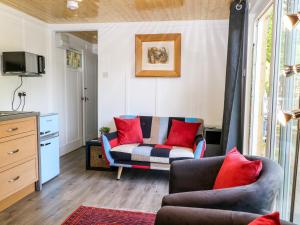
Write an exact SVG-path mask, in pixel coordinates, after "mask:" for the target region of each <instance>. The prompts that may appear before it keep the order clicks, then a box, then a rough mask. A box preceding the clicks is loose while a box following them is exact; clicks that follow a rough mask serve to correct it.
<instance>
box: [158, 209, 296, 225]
mask: <svg viewBox="0 0 300 225" xmlns="http://www.w3.org/2000/svg"><path fill="white" fill-rule="evenodd" d="M259 216H261V215H257V214H250V213H245V212H235V211H225V210H217V209H200V208H186V207H175V206H165V207H162V208H161V209H160V210H159V211H158V213H157V215H156V220H155V225H170V224H172V225H183V224H185V225H248V224H249V223H250V222H252V221H253V220H255V219H256V218H257V217H259ZM281 225H293V223H289V222H285V221H281ZM294 225H295V224H294Z"/></svg>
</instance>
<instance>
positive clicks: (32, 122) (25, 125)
mask: <svg viewBox="0 0 300 225" xmlns="http://www.w3.org/2000/svg"><path fill="white" fill-rule="evenodd" d="M34 130H36V119H35V117H31V118H27V119H19V120H11V121H5V122H2V123H0V138H4V137H9V136H13V135H16V134H21V133H25V132H29V131H34Z"/></svg>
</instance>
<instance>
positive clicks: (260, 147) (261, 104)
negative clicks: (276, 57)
mask: <svg viewBox="0 0 300 225" xmlns="http://www.w3.org/2000/svg"><path fill="white" fill-rule="evenodd" d="M273 13H274V6H273V5H271V6H270V7H268V9H267V10H266V11H265V13H264V14H263V15H262V16H261V17H260V18H259V20H258V22H257V38H256V53H255V60H254V74H253V83H252V96H253V98H252V113H251V115H252V117H251V151H252V154H253V155H258V156H264V157H266V156H268V144H267V142H268V139H269V137H268V124H269V121H270V119H269V118H270V112H269V109H270V101H269V99H270V76H271V57H272V44H273V36H272V35H273Z"/></svg>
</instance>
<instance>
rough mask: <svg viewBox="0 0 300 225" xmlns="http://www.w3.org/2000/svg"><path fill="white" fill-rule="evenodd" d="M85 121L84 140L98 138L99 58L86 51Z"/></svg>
mask: <svg viewBox="0 0 300 225" xmlns="http://www.w3.org/2000/svg"><path fill="white" fill-rule="evenodd" d="M84 59H85V60H84V61H85V69H84V88H83V102H84V106H83V111H84V115H83V120H84V139H85V141H88V140H92V139H95V138H97V136H98V56H97V55H95V54H93V53H91V52H88V51H86V52H85V55H84Z"/></svg>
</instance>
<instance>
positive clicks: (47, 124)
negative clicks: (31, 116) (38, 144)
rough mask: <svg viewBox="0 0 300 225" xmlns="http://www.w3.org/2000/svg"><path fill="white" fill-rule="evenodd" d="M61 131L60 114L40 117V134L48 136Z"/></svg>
mask: <svg viewBox="0 0 300 225" xmlns="http://www.w3.org/2000/svg"><path fill="white" fill-rule="evenodd" d="M58 131H59V127H58V115H56V114H55V115H50V116H41V117H40V135H41V137H42V136H46V135H48V134H52V133H56V132H58Z"/></svg>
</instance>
